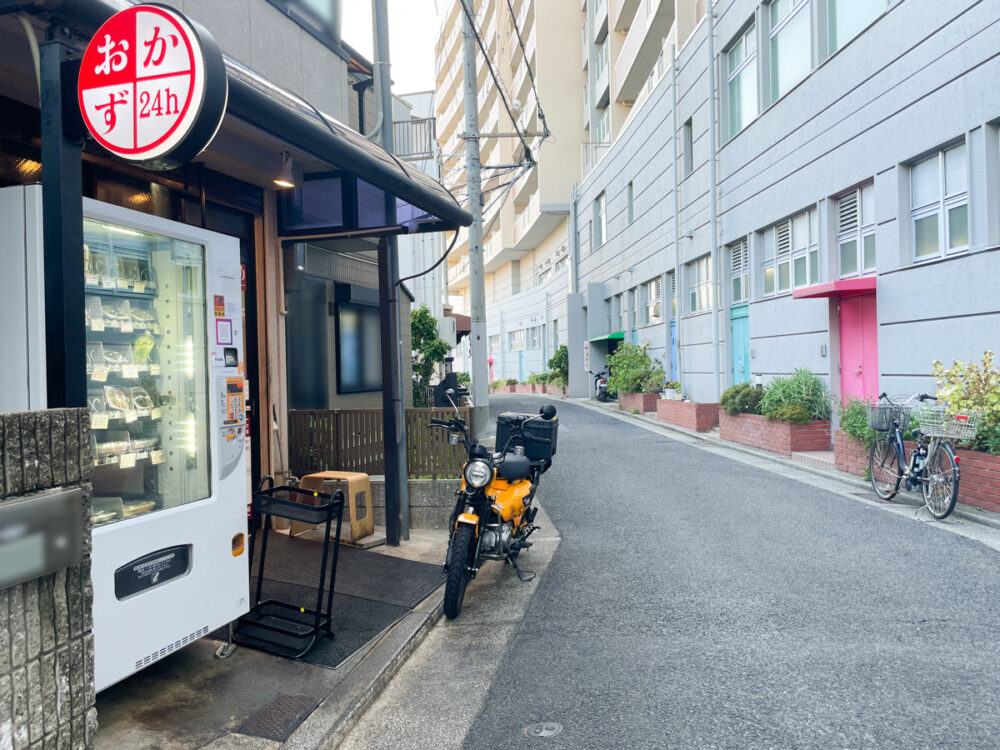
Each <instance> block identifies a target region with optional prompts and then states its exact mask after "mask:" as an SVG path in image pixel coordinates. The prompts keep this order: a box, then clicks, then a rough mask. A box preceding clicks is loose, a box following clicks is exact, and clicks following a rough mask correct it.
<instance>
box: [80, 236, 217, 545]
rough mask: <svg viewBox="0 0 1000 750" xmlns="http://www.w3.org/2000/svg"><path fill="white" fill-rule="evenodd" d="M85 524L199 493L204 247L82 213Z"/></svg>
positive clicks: (205, 490)
mask: <svg viewBox="0 0 1000 750" xmlns="http://www.w3.org/2000/svg"><path fill="white" fill-rule="evenodd" d="M83 253H84V272H85V284H86V290H87V297H86V313H85V315H86V328H87V383H88V393H87V401H88V405H89V408H90V418H91V433H90V442H91V453H92V455H93V456H94V472H93V477H92V480H93V485H94V505H93V507H94V524H95V525H98V526H100V525H104V524H108V523H114V522H116V521H122V520H124V519H128V518H132V517H135V516H141V515H145V514H148V513H154V512H156V511H160V510H164V509H167V508H172V507H176V506H179V505H184V504H186V503H191V502H194V501H197V500H201V499H204V498H207V497H209V496H210V495H211V493H212V488H211V470H210V469H211V466H210V455H211V451H210V450H209V434H210V432H209V430H210V425H209V416H208V408H209V396H208V388H209V383H208V350H207V345H206V343H207V342H206V338H207V332H206V323H205V321H206V310H205V300H206V293H205V248H204V247H203V246H202V245H199V244H195V243H192V242H186V241H183V240H179V239H174V238H171V237H164V236H161V235H157V234H152V233H150V232H145V231H139V230H136V229H132V228H129V227H122V226H117V225H115V224H111V223H108V222H103V221H94V220H90V219H88V220H87V221H85V222H84V246H83Z"/></svg>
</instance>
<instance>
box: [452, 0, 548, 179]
mask: <svg viewBox="0 0 1000 750" xmlns="http://www.w3.org/2000/svg"><path fill="white" fill-rule="evenodd" d="M459 4H460V5H461V6H462V12H463V13H464V14H465V17H466V18H467V19H468V21H469V26H470V27H471V28H472V36H473V37H474V38H475V40H476V44H477V45H479V51H480V52H482V53H483V60H484V61H485V63H486V69H487V70H489V71H490V77H492V78H493V83H494V85H495V86H496V87H497V95H498V96H499V97H500V101H502V102H503V108H504V109H505V110H507V116H508V117H510V121H511V123H512V124H513V126H514V132H515V133H517V137H518V140H520V141H521V146H522V147H523V148H524V160H525V161H526V162H530V163H532V164H534V159H533V158H532V156H531V148H530V147H529V146H528V142H527V141H526V140H524V135H523V134H522V133H521V129H520V128H519V127H518V125H517V118H516V117H514V113H513V112H512V111H511V108H510V103H509V102H508V101H507V97H506V96H505V95H504V90H503V86H501V85H500V78H499V77H498V76H497V73H496V71H495V70H494V69H493V63H492V62H490V56H489V54H488V53H487V52H486V45H484V44H483V40H482V37H481V36H480V35H479V30H478V29H476V21H475V18H473V16H472V13H471V12H470V11H469V9H468V8H467V7H465V2H464V0H459Z"/></svg>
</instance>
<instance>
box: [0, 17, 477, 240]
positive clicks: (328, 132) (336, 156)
mask: <svg viewBox="0 0 1000 750" xmlns="http://www.w3.org/2000/svg"><path fill="white" fill-rule="evenodd" d="M14 5H15V6H16V7H20V8H22V9H24V10H26V11H29V12H45V13H50V14H53V15H55V16H58V17H59V18H60V19H61V20H62V21H64V22H65V23H66V24H67V25H69V26H71V27H73V28H74V30H75V31H79V32H80V33H83V34H88V33H89V34H92V33H94V32H95V31H96V30H97V29H98V28H99V27H100V25H101V24H102V23H104V21H106V20H107V19H108V18H109V17H111V16H112V15H113V14H114V13H117V12H118V11H120V10H123V9H124V8H127V7H129V5H130V4H129V3H127V2H125V0H25V2H21V3H14ZM192 18H193V19H194V20H198V14H197V10H196V9H195V10H194V12H193V13H192ZM225 62H226V71H227V74H228V79H229V103H228V107H227V113H226V117H227V118H229V117H234V118H236V119H238V120H240V121H243V122H245V123H247V124H249V125H251V126H253V127H254V128H256V129H258V130H260V131H262V132H264V133H267V134H268V135H270V136H272V137H274V138H275V139H277V140H279V141H281V142H283V143H285V144H287V145H288V146H289V147H292V148H295V149H298V150H301V151H304V152H306V153H308V154H311V155H312V156H314V157H316V158H317V159H319V160H321V161H323V162H326V163H327V164H329V165H330V168H331V169H333V170H342V171H343V173H345V174H347V175H349V176H350V178H351V179H356V180H357V185H358V188H359V190H362V191H364V190H365V188H366V187H368V188H372V189H377V190H379V191H385V192H386V193H389V194H390V195H392V196H395V198H396V199H397V201H396V211H397V221H396V222H395V223H394V224H393V226H391V227H389V226H385V227H381V229H382V230H383V233H392V232H393V231H395V232H426V231H441V230H447V229H454V228H457V227H459V226H469V225H470V224H471V223H472V215H471V214H470V213H469V212H468V211H466V210H465V209H464V208H462V207H461V206H460V205H459V204H458V203H457V202H456V201H455V199H454V198H453V197H452V196H451V194H450V193H449V192H448V191H447V190H445V189H444V187H443V186H442V185H440V184H439V183H438V182H436V181H435V180H433V179H432V178H430V177H429V176H427V175H425V174H423V173H422V172H420V171H418V170H416V169H412V168H410V167H407V166H406V165H405V164H404V163H403V162H401V161H399V160H397V159H396V158H394V157H393V156H392V155H391V154H389V153H388V152H387V151H385V150H384V149H382V148H381V147H379V146H378V145H376V144H374V143H372V142H371V141H369V140H368V139H366V138H365V137H364V136H362V135H360V134H359V133H356V132H354V131H353V130H351V129H350V128H348V127H347V126H346V125H343V124H342V123H340V122H338V121H337V120H334V119H333V118H332V117H330V116H328V115H326V114H324V113H322V112H320V111H319V110H317V109H316V108H315V107H313V106H312V105H310V104H309V103H308V102H306V101H304V100H303V99H300V98H299V97H297V96H295V95H294V94H292V93H291V92H289V91H286V90H284V89H282V88H280V87H278V86H276V85H274V84H272V83H271V82H269V81H268V80H266V79H265V78H263V77H262V76H260V75H258V74H257V73H255V72H254V71H252V70H250V69H249V68H247V67H246V66H244V65H242V64H240V63H238V62H236V61H235V60H231V59H229V58H226V60H225ZM361 178H363V179H361ZM369 197H370V196H369ZM368 226H371V225H368ZM363 228H364V227H353V228H352V227H349V226H346V225H341V226H340V227H338V229H337V233H341V234H347V233H350V232H351V231H352V230H354V231H356V230H357V229H363Z"/></svg>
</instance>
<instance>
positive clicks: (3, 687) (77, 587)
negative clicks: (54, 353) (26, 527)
mask: <svg viewBox="0 0 1000 750" xmlns="http://www.w3.org/2000/svg"><path fill="white" fill-rule="evenodd" d="M89 435H90V421H89V416H88V414H87V411H86V410H85V409H54V410H50V411H42V412H27V413H20V414H0V505H2V504H4V503H11V502H16V501H20V500H23V499H24V498H25V497H26V496H30V495H31V494H32V493H34V492H38V491H41V490H45V489H49V488H52V487H66V486H81V487H82V488H83V498H84V500H83V505H82V507H81V508H80V512H81V513H82V514H83V530H84V545H83V550H84V558H83V561H82V562H81V563H80V564H78V565H75V566H73V567H71V568H68V569H64V570H60V571H57V572H56V573H53V574H50V575H46V576H43V577H42V578H39V579H36V580H33V581H28V582H26V583H21V584H17V585H15V586H10V587H8V588H6V589H0V750H25V749H26V748H28V749H30V750H36V749H38V748H41V749H42V750H49V748H53V749H56V748H57V749H58V750H63V748H72V750H90V748H93V747H94V740H95V735H96V733H97V709H96V708H94V637H93V634H92V632H91V631H92V629H93V615H92V603H93V589H92V587H91V583H90V531H91V509H90V483H89V478H90V469H91V466H92V464H91V459H90V443H89Z"/></svg>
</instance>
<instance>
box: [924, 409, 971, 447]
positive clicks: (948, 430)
mask: <svg viewBox="0 0 1000 750" xmlns="http://www.w3.org/2000/svg"><path fill="white" fill-rule="evenodd" d="M981 415H982V412H980V411H957V412H955V413H954V414H949V413H948V410H947V408H946V407H944V406H925V407H924V408H923V409H921V410H920V430H921V432H923V433H924V434H925V435H928V436H930V437H939V438H948V439H950V440H972V439H973V438H974V437H976V432H977V431H978V429H979V418H980V416H981Z"/></svg>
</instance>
